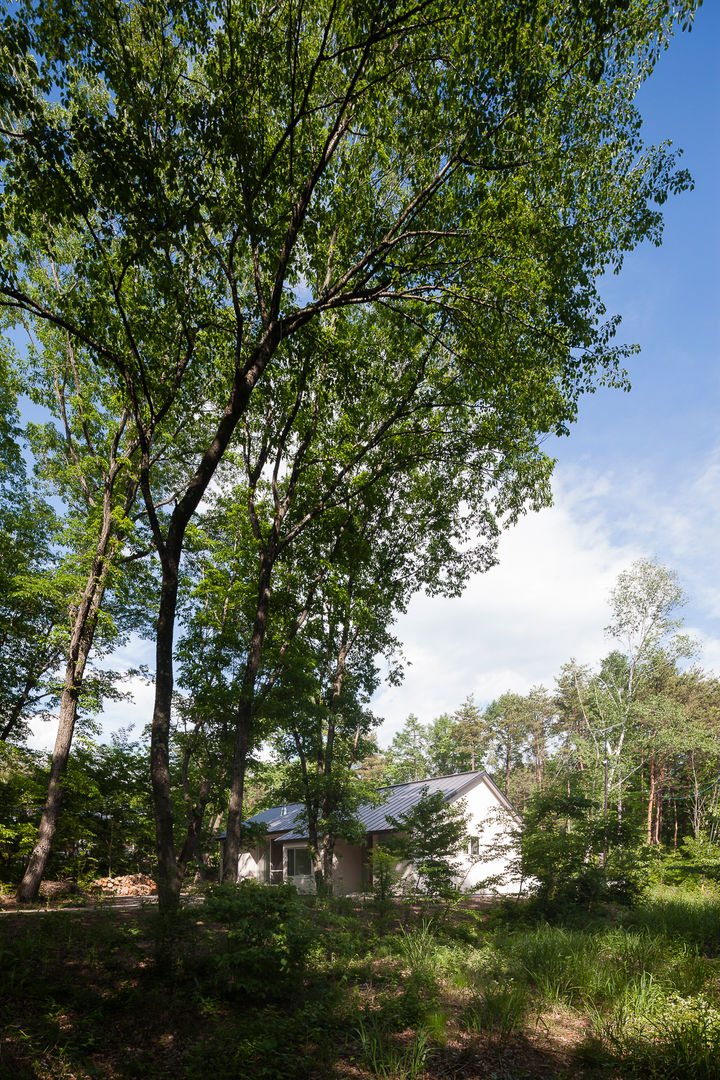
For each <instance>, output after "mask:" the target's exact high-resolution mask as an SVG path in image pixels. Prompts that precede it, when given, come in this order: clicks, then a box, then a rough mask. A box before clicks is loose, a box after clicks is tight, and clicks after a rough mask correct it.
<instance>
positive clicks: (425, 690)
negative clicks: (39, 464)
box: [34, 0, 720, 746]
mask: <svg viewBox="0 0 720 1080" xmlns="http://www.w3.org/2000/svg"><path fill="white" fill-rule="evenodd" d="M719 61H720V5H719V4H718V3H717V2H714V0H706V2H705V6H704V7H703V8H701V10H700V11H699V13H698V14H697V16H696V20H695V27H694V29H693V31H692V33H690V34H687V33H686V34H678V36H676V38H675V39H673V41H672V42H671V43H670V47H669V49H668V50H667V52H665V53H664V54H663V55H662V56H661V57H660V60H659V63H658V65H657V68H656V70H655V72H654V73H653V75H652V77H651V79H650V80H649V81H648V83H647V84H646V85H645V86H644V87H643V88H642V90H641V93H640V95H639V98H638V106H639V108H640V110H641V112H642V114H643V116H644V118H645V128H644V130H645V136H646V139H647V140H648V141H651V142H655V143H657V142H661V141H663V140H665V139H671V140H672V141H673V143H674V144H675V146H677V147H682V148H683V150H684V156H683V164H684V165H685V166H686V167H687V168H688V169H689V170H690V172H691V173H692V175H693V178H694V181H695V188H694V190H693V191H692V192H686V193H684V194H683V195H681V196H679V197H677V198H674V199H672V200H671V201H670V202H669V203H667V204H666V206H665V223H666V224H665V234H664V242H663V244H662V246H661V247H660V248H654V247H652V246H650V245H647V246H644V247H643V248H641V249H639V250H638V251H636V252H634V253H633V254H632V255H631V256H629V257H628V258H627V260H626V264H625V267H624V269H623V271H622V274H621V275H620V276H619V277H611V278H609V279H608V280H607V281H606V282H604V287H603V295H604V298H605V300H606V303H607V307H608V311H609V312H614V311H617V312H619V313H620V314H621V315H622V317H623V323H622V326H621V328H620V331H619V335H618V336H619V338H620V339H621V340H623V341H626V342H633V343H634V342H637V343H638V344H639V345H640V346H641V348H642V352H641V353H640V355H639V356H636V357H634V358H633V359H632V362H631V366H630V369H629V373H630V380H631V383H632V391H631V392H630V393H629V394H622V393H619V392H617V391H602V390H600V391H598V392H597V393H596V394H595V395H592V396H589V397H587V398H586V399H584V401H583V403H582V406H581V411H580V417H579V421H578V423H577V424H576V426H575V428H574V429H573V431H572V432H571V435H570V437H569V438H566V439H562V440H553V441H552V443H551V444H549V446H548V449H549V450H550V452H551V453H552V454H553V455H554V456H555V457H556V458H557V462H558V463H557V467H556V472H555V479H554V485H553V486H554V494H555V505H554V506H553V507H552V508H550V509H548V510H545V511H543V512H542V513H540V514H536V515H532V516H530V517H526V518H524V519H523V520H522V521H521V523H520V524H519V525H518V526H516V527H515V528H514V529H512V530H511V531H510V532H508V533H507V534H506V535H505V536H504V537H503V539H502V541H501V545H500V563H499V565H498V566H497V567H496V568H494V569H493V570H491V571H490V572H489V573H487V574H485V575H482V576H481V577H478V578H476V579H474V580H473V581H472V582H471V583H470V585H469V587H468V589H467V591H466V593H465V595H464V596H463V597H462V598H460V599H457V600H450V601H446V600H442V599H437V598H436V599H433V600H430V599H427V598H425V597H418V598H417V599H416V600H415V601H414V602H413V604H412V605H411V608H410V611H409V612H408V614H407V616H405V617H403V618H402V619H401V620H400V621H399V622H398V625H397V633H398V635H399V637H400V638H401V640H402V641H403V642H404V645H405V653H406V657H407V659H408V661H409V662H410V666H409V667H408V669H407V675H406V678H405V681H404V683H403V684H402V685H401V686H400V687H397V688H395V687H393V688H386V689H383V690H381V691H380V692H379V693H378V694H377V695H376V699H375V702H374V708H375V711H376V712H377V713H378V714H379V715H380V716H382V717H384V718H385V723H384V725H383V728H382V730H381V734H380V738H381V743H387V742H388V741H389V739H390V738H391V737H392V734H393V733H394V731H395V730H397V728H398V727H399V726H400V725H401V724H402V722H403V720H404V718H405V717H406V716H407V715H408V714H409V713H410V712H414V713H416V714H417V715H418V716H419V717H420V718H421V719H422V720H423V721H429V720H431V719H432V718H433V717H434V716H436V715H438V714H439V713H441V712H445V711H449V712H452V711H454V710H455V709H456V708H458V707H459V705H460V704H461V702H462V701H463V700H464V699H465V697H467V695H468V694H473V695H474V696H475V697H476V699H477V700H478V702H479V703H480V704H481V705H483V704H485V703H487V702H489V701H490V700H492V698H493V697H496V696H497V695H498V694H500V693H502V692H503V691H505V690H509V689H512V690H516V691H518V692H521V693H522V692H526V691H527V690H529V689H530V687H531V686H532V685H534V684H537V683H543V684H545V685H546V686H548V687H552V685H553V680H554V677H555V675H556V674H557V673H558V671H559V669H560V666H561V664H562V663H563V662H564V661H566V660H568V659H569V658H570V657H571V656H574V657H576V658H577V659H578V660H580V661H582V662H585V663H589V664H594V663H597V661H598V660H599V659H600V658H601V657H602V656H603V655H604V654H605V653H606V652H607V651H608V650H609V648H610V644H609V642H608V640H607V639H606V638H605V637H604V635H603V627H604V625H605V624H606V623H607V621H608V611H607V607H606V600H607V594H608V590H609V589H610V588H611V587H612V585H613V584H614V582H615V580H616V578H617V575H618V573H619V572H620V571H621V570H623V569H625V568H627V567H628V566H629V565H630V563H631V562H632V561H633V560H634V559H636V558H639V557H642V556H654V557H657V558H658V559H659V560H660V561H661V562H663V563H665V564H666V565H668V566H670V567H672V568H674V569H675V570H676V571H677V572H678V575H679V578H680V582H681V584H682V586H683V587H684V589H685V591H686V593H687V595H688V603H687V606H686V608H685V609H684V615H685V621H686V625H687V628H688V629H689V630H690V631H691V632H692V633H693V634H694V636H695V637H696V638H697V639H698V641H699V643H700V645H701V647H702V657H701V659H702V662H703V663H704V665H705V666H706V667H707V668H711V669H715V670H717V671H718V672H720V430H719V427H718V417H719V416H720V364H719V363H718V359H719V354H720V271H719V265H720V263H719V256H718V253H719V252H720V213H719V212H718V205H719V204H720V199H719V198H718V195H719V192H718V175H719V173H720V168H719V166H720V160H719V158H720V149H719V148H720V138H719V135H720V130H719V128H720V123H719V120H718V117H719V116H720V62H719ZM116 661H117V664H118V666H122V665H124V664H127V665H128V666H129V665H134V664H137V663H139V662H142V661H144V662H148V661H150V662H152V651H151V650H149V649H148V648H147V647H142V648H138V647H136V646H134V645H133V644H131V645H130V646H129V647H128V648H127V649H125V650H123V652H122V653H121V654H120V655H119V656H117V657H116ZM151 701H152V693H151V689H150V688H149V687H140V686H138V687H137V693H136V705H135V707H134V708H133V707H128V706H122V707H120V708H118V707H115V706H114V707H112V709H109V710H108V712H107V714H106V728H107V729H108V730H111V729H112V728H114V727H117V726H119V725H121V724H123V725H124V724H127V723H128V722H134V724H135V731H136V732H139V731H140V730H141V728H142V727H143V726H144V724H145V723H147V721H148V720H149V718H150V712H151ZM53 736H54V732H52V731H50V725H43V727H42V730H41V731H39V732H38V734H37V737H36V739H34V744H35V745H38V746H40V745H42V746H49V745H51V741H52V738H53Z"/></svg>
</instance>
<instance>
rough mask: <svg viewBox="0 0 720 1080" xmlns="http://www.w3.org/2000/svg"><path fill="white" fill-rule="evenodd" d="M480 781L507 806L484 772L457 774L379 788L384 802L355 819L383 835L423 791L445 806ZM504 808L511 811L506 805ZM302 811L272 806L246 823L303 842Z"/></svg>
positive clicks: (366, 808)
mask: <svg viewBox="0 0 720 1080" xmlns="http://www.w3.org/2000/svg"><path fill="white" fill-rule="evenodd" d="M483 779H484V780H485V782H486V783H488V784H489V785H490V787H491V788H492V789H493V791H494V792H495V793H496V795H497V796H499V798H500V799H501V801H502V802H503V803H507V800H506V799H505V797H504V796H503V794H502V792H500V791H499V790H498V788H496V786H495V784H494V783H493V782H492V780H491V779H490V777H489V776H488V775H487V773H486V772H484V771H480V772H466V773H457V774H456V775H455V776H433V777H430V778H429V779H428V780H412V781H410V782H409V783H407V784H393V785H391V786H390V787H386V788H380V791H381V793H382V794H385V795H386V797H385V800H384V801H383V802H381V803H380V804H379V805H378V806H372V805H371V804H370V803H363V804H362V805H361V806H360V807H359V808H358V813H357V817H358V820H359V821H361V822H362V824H363V825H364V826H365V829H366V830H367V832H385V831H387V830H390V829H392V827H393V826H392V825H391V824H390V822H389V821H388V818H389V817H395V818H399V817H402V816H403V815H404V814H406V813H407V812H408V811H409V810H412V808H413V807H414V806H416V805H417V804H418V803H419V802H420V799H421V798H422V795H423V792H424V791H427V793H428V795H434V794H435V792H437V791H441V792H442V794H443V798H444V800H445V802H452V800H453V799H459V798H461V797H462V796H463V795H464V794H465V793H466V792H467V791H470V789H471V788H473V787H475V785H476V784H478V783H480V781H481V780H483ZM507 806H508V808H509V809H512V807H511V806H510V804H509V803H507ZM302 809H303V806H302V804H301V803H288V805H287V806H274V807H272V808H271V809H270V810H263V811H262V812H261V813H259V814H255V815H254V816H253V817H251V818H248V819H247V820H248V822H258V823H262V824H264V825H266V826H267V831H268V833H275V834H282V836H281V839H282V840H283V841H286V840H307V828H306V826H305V825H303V824H301V823H300V822H298V824H297V827H296V826H295V823H296V820H297V818H298V816H299V814H300V813H301V811H302Z"/></svg>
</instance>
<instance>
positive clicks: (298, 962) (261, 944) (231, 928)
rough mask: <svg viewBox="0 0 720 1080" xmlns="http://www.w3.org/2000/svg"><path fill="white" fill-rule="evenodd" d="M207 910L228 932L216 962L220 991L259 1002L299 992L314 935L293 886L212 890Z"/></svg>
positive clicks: (243, 883) (243, 885) (253, 883)
mask: <svg viewBox="0 0 720 1080" xmlns="http://www.w3.org/2000/svg"><path fill="white" fill-rule="evenodd" d="M203 910H204V912H205V914H206V916H207V918H208V919H209V920H210V921H211V922H212V923H214V924H217V925H219V926H222V927H223V928H224V930H225V931H226V933H225V935H224V939H223V941H224V944H223V948H222V950H221V951H220V952H219V953H218V954H216V955H215V956H214V957H213V961H212V965H213V969H214V971H215V973H216V978H217V986H218V989H221V990H222V991H223V992H224V993H227V994H229V995H231V996H233V997H238V996H240V997H245V996H250V997H252V998H255V999H257V1000H261V1001H264V1000H267V999H269V998H273V997H281V998H282V997H286V996H287V995H288V994H291V993H293V992H297V990H298V988H299V987H300V986H301V985H302V978H303V974H304V972H305V967H306V964H307V958H308V953H309V951H310V947H311V945H312V934H311V932H310V928H309V926H308V921H307V916H306V914H305V911H304V909H303V908H302V907H301V905H300V902H299V899H298V896H297V893H296V891H295V888H294V887H293V886H292V885H280V886H277V887H276V888H273V889H268V888H266V887H265V886H264V885H261V884H259V883H258V882H256V881H249V880H246V881H241V882H240V883H239V884H238V885H215V886H211V887H210V888H209V889H208V892H207V894H206V897H205V902H204V905H203Z"/></svg>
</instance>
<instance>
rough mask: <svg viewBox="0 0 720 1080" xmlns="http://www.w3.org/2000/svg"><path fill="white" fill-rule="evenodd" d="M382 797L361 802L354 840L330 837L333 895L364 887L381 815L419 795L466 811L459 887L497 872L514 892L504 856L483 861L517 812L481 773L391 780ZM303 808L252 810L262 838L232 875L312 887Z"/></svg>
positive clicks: (477, 884)
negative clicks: (358, 836)
mask: <svg viewBox="0 0 720 1080" xmlns="http://www.w3.org/2000/svg"><path fill="white" fill-rule="evenodd" d="M382 791H383V793H384V794H386V798H385V801H384V802H382V803H381V804H380V805H379V806H371V805H369V804H365V805H363V806H361V807H360V809H359V811H358V818H359V820H360V821H361V823H362V824H363V825H364V827H365V830H366V832H365V841H364V843H363V844H361V845H354V844H348V843H346V842H345V841H344V840H337V842H336V844H335V860H334V862H335V865H334V880H333V887H334V891H335V892H336V893H338V894H348V893H359V892H361V891H362V890H363V889H365V888H367V887H368V886H369V885H371V883H372V882H371V871H370V863H369V854H370V852H371V851H372V849H373V847H375V846H376V845H378V844H382V843H383V840H384V839H386V838H387V837H388V836H389V835H390V834H391V833H392V832H393V831H394V829H393V827H392V826H391V824H390V823H389V821H388V820H387V819H388V817H393V818H402V816H403V815H404V814H406V813H407V812H408V810H411V809H412V808H413V807H414V806H415V805H416V804H417V803H418V802H419V801H420V799H421V798H422V796H423V793H425V792H427V793H428V794H430V795H432V794H434V793H435V792H437V791H441V792H442V793H443V797H444V800H445V802H447V803H453V802H457V801H458V800H460V799H462V800H463V801H464V803H465V807H466V812H467V831H468V835H469V838H470V839H469V841H468V845H467V849H466V850H465V851H464V852H463V853H462V855H461V857H460V859H459V860H458V861H459V862H460V863H461V866H462V870H461V873H460V876H459V878H458V882H457V883H458V885H460V886H461V887H462V888H463V889H467V890H468V891H469V892H473V891H476V892H480V891H483V890H482V885H481V883H482V882H483V881H485V880H487V879H488V878H496V879H498V881H499V884H497V885H496V886H495V891H498V892H502V893H510V892H513V891H517V888H518V885H519V882H518V881H517V880H513V879H512V878H511V877H510V874H509V872H508V861H509V855H498V854H495V855H494V856H493V857H492V858H490V859H488V857H487V854H486V849H487V848H488V847H491V846H492V845H493V843H494V842H496V841H498V840H500V839H501V838H502V835H503V834H504V833H505V832H506V830H507V829H508V824H509V823H512V824H518V823H519V820H520V819H519V817H518V815H517V813H516V812H515V810H514V809H513V807H512V805H511V803H510V802H509V801H508V800H507V799H506V798H505V796H504V795H503V793H502V792H501V791H500V789H499V788H498V787H497V785H496V784H494V783H493V781H492V780H491V779H490V777H489V776H488V774H487V773H486V772H469V773H459V774H458V775H456V776H435V777H432V778H431V779H428V780H415V781H412V782H411V783H407V784H394V785H393V786H392V787H387V788H384V789H382ZM302 810H303V807H302V805H301V804H300V803H291V804H289V805H287V806H274V807H272V809H270V810H264V811H262V813H259V814H255V815H254V816H253V817H251V818H249V819H248V823H257V824H263V825H265V827H266V830H267V832H266V836H265V839H264V841H263V843H262V844H259V845H257V846H256V847H254V848H252V849H251V850H250V851H246V852H243V853H242V854H241V855H240V862H239V866H238V873H239V876H240V877H241V878H256V879H257V880H258V881H264V882H267V883H268V884H270V885H273V884H279V883H280V882H283V881H291V882H293V883H294V884H295V885H296V886H297V888H298V889H300V890H301V891H303V892H313V891H314V889H315V879H314V877H313V874H312V867H311V863H310V853H309V851H308V846H307V845H308V836H307V829H306V828H305V827H304V826H303V825H302V817H301V813H302Z"/></svg>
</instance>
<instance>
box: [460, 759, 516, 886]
mask: <svg viewBox="0 0 720 1080" xmlns="http://www.w3.org/2000/svg"><path fill="white" fill-rule="evenodd" d="M463 800H464V802H465V804H466V806H467V816H468V833H469V834H470V836H476V837H478V839H479V849H480V850H479V855H478V856H472V855H470V854H469V853H468V852H467V851H466V852H465V854H463V855H462V856H461V857H460V859H459V860H458V861H459V862H460V864H461V866H462V871H461V877H460V880H459V881H458V884H459V885H460V887H461V888H463V889H467V890H469V891H470V892H498V893H501V894H504V895H506V894H510V893H513V892H517V891H518V889H519V887H520V882H519V880H518V879H517V878H513V877H510V876H509V875H508V871H507V863H508V859H509V857H510V856H511V855H512V852H508V853H507V854H501V853H498V852H491V851H489V850H488V849H489V848H491V847H492V846H493V845H495V844H498V843H505V844H507V843H509V842H510V837H509V835H508V830H509V829H510V828H512V827H513V826H515V825H516V824H517V819H516V818H514V817H513V816H511V815H510V814H509V813H508V812H507V811H504V810H503V809H502V807H501V805H500V803H499V802H498V799H497V797H496V795H495V793H494V792H493V790H492V788H491V787H490V785H489V784H487V783H486V782H485V781H484V780H482V781H481V782H480V783H479V784H477V785H476V786H475V787H474V788H473V789H472V790H471V791H469V792H468V793H467V795H464V796H463ZM488 878H497V879H498V880H497V881H496V882H495V883H493V884H492V886H489V885H486V886H485V887H483V884H482V883H483V882H484V881H486V880H487V879H488Z"/></svg>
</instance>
